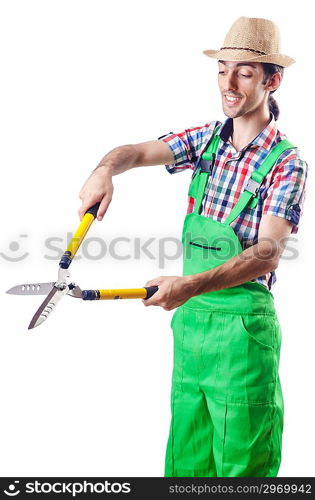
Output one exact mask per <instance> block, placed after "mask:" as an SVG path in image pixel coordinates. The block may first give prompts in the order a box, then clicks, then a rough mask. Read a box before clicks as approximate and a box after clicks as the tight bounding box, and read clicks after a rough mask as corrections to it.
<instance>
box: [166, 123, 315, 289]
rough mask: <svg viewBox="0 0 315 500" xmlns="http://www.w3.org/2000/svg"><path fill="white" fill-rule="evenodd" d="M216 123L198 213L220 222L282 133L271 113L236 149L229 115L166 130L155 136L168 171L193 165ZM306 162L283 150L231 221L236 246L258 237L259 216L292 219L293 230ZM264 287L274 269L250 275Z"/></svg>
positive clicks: (251, 242) (300, 206)
mask: <svg viewBox="0 0 315 500" xmlns="http://www.w3.org/2000/svg"><path fill="white" fill-rule="evenodd" d="M219 125H220V130H219V131H220V142H219V147H218V153H217V157H216V161H215V164H214V167H213V170H212V175H211V178H210V177H209V180H208V185H207V186H206V189H205V196H204V200H203V206H202V211H201V215H204V216H206V217H211V218H212V219H214V220H217V221H219V222H223V221H224V220H225V218H226V217H227V216H228V214H229V213H230V212H231V210H232V208H233V207H234V205H235V204H236V202H237V200H238V198H239V196H240V194H241V193H242V192H243V190H244V186H245V184H246V182H247V180H248V179H249V177H250V175H251V173H252V172H253V171H254V170H256V169H257V168H258V167H259V166H260V165H261V163H262V162H263V160H264V159H265V157H266V156H267V154H268V153H269V151H270V150H271V149H272V148H273V147H274V146H275V145H276V144H277V143H278V142H280V141H281V140H282V139H285V138H286V136H285V135H284V134H281V132H279V130H277V127H276V122H275V120H274V117H273V116H272V117H271V121H270V123H269V124H268V125H267V127H266V128H265V129H264V130H262V131H261V132H260V133H259V134H258V135H257V137H255V139H254V140H253V141H252V142H251V143H250V144H248V145H247V146H246V147H244V148H243V149H242V150H241V151H236V149H235V148H234V146H233V145H232V143H231V142H230V140H229V138H230V136H231V133H232V129H233V120H232V119H231V118H228V119H227V120H226V121H225V123H224V124H222V123H221V122H219V121H212V122H210V123H206V124H205V125H204V126H202V127H194V128H190V129H187V130H184V131H183V132H181V133H179V134H174V133H173V132H170V133H169V134H166V135H164V136H162V137H159V139H161V140H163V141H164V142H166V143H167V144H168V146H169V147H170V149H171V150H172V152H173V155H174V159H175V162H174V163H173V164H172V165H165V166H166V169H167V170H168V172H170V173H171V174H174V173H177V172H182V171H183V170H186V169H192V170H195V169H196V168H197V166H198V160H199V159H200V157H201V155H202V153H203V152H204V150H205V147H206V145H207V143H208V141H209V139H210V138H211V135H212V134H213V132H214V130H215V128H216V127H217V126H219ZM307 169H308V167H307V163H305V162H304V161H302V160H301V159H300V157H299V152H298V150H296V149H291V150H287V151H285V152H284V153H282V155H281V156H280V157H279V159H278V161H277V163H276V164H275V165H274V167H273V168H272V169H271V171H270V172H269V173H268V175H267V176H266V177H265V179H264V181H263V183H262V185H261V186H260V190H259V193H258V204H257V206H256V207H255V208H249V207H247V208H246V209H245V210H243V212H242V213H241V214H240V215H239V217H237V219H236V220H235V221H234V222H232V223H231V227H232V228H233V229H234V231H235V233H236V234H237V236H238V238H239V240H240V242H241V245H242V248H244V249H245V248H248V247H249V246H252V245H254V244H255V243H257V241H258V229H259V224H260V221H261V217H262V215H265V214H269V215H276V216H278V217H284V218H285V219H287V220H289V221H290V222H291V223H292V233H297V231H298V227H299V220H300V216H301V214H302V209H303V203H304V199H305V182H306V177H307ZM193 208H194V198H190V197H189V198H188V209H187V213H190V212H192V211H193ZM255 281H257V282H258V283H260V284H262V285H264V286H265V287H267V288H268V289H270V288H271V286H272V285H273V284H274V283H275V281H276V275H275V272H274V271H272V272H270V273H268V274H267V275H264V276H260V277H259V278H256V280H255Z"/></svg>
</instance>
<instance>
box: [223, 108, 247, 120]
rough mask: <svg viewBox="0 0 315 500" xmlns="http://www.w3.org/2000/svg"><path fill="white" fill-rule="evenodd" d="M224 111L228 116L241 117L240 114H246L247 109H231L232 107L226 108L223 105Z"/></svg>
mask: <svg viewBox="0 0 315 500" xmlns="http://www.w3.org/2000/svg"><path fill="white" fill-rule="evenodd" d="M223 113H224V114H225V116H227V117H228V118H239V117H240V116H243V115H245V114H246V111H244V110H243V109H230V108H225V107H224V106H223Z"/></svg>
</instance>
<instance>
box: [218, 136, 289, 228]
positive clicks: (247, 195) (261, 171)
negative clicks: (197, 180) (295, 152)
mask: <svg viewBox="0 0 315 500" xmlns="http://www.w3.org/2000/svg"><path fill="white" fill-rule="evenodd" d="M295 148H296V146H293V144H292V143H291V142H290V141H288V140H287V139H283V140H282V141H280V142H279V143H278V144H277V145H276V146H275V147H274V148H273V149H272V150H271V151H270V153H269V154H268V155H267V157H266V158H265V160H264V161H263V163H262V164H261V165H260V167H259V168H258V169H257V170H255V171H254V172H253V173H252V175H251V176H250V178H249V180H248V183H247V184H246V186H245V189H244V191H243V193H242V194H241V196H240V198H239V199H238V201H237V203H236V204H235V205H234V207H233V209H232V211H231V213H230V214H229V215H228V217H227V218H226V220H225V221H224V224H228V225H229V224H231V222H233V221H234V220H235V219H236V218H237V217H238V216H239V215H240V213H241V212H242V211H243V210H244V208H246V207H247V205H249V204H250V205H251V207H255V206H256V205H257V201H258V191H259V188H260V186H261V184H262V183H263V180H264V178H265V177H266V175H267V174H268V173H269V172H270V170H271V169H272V167H273V165H274V164H275V163H276V162H277V160H278V158H279V157H280V155H282V153H283V152H284V151H286V150H287V149H295Z"/></svg>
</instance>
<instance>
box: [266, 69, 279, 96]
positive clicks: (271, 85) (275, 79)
mask: <svg viewBox="0 0 315 500" xmlns="http://www.w3.org/2000/svg"><path fill="white" fill-rule="evenodd" d="M281 80H282V76H281V74H280V73H279V71H277V72H276V73H274V74H273V75H272V76H271V77H270V78H269V80H268V81H267V83H266V90H269V91H270V92H272V91H274V90H277V89H278V88H279V87H280V83H281Z"/></svg>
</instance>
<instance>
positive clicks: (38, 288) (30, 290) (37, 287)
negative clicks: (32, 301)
mask: <svg viewBox="0 0 315 500" xmlns="http://www.w3.org/2000/svg"><path fill="white" fill-rule="evenodd" d="M54 284H55V283H54V282H51V283H25V284H23V285H16V286H13V287H12V288H9V290H7V291H6V293H10V294H12V295H47V294H48V293H49V292H50V290H51V288H52V287H53V286H54Z"/></svg>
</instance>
